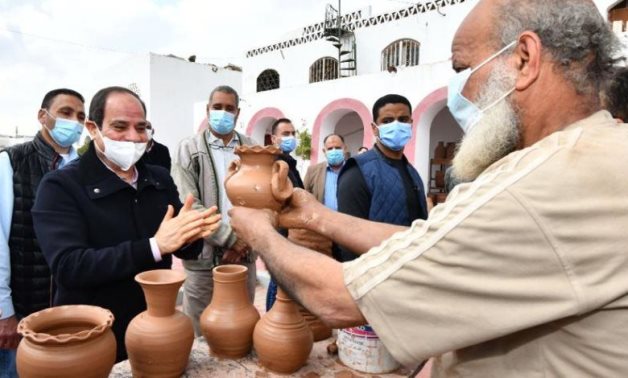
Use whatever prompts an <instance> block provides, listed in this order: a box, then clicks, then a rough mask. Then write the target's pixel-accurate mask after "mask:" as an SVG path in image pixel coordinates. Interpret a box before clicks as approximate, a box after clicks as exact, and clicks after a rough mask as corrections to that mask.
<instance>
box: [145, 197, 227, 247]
mask: <svg viewBox="0 0 628 378" xmlns="http://www.w3.org/2000/svg"><path fill="white" fill-rule="evenodd" d="M193 203H194V197H192V195H190V194H189V195H188V196H187V198H186V199H185V203H184V204H183V208H181V211H179V214H178V215H177V216H176V217H174V208H173V207H172V205H168V210H167V211H166V215H165V216H164V219H163V220H162V221H161V225H159V229H158V230H157V233H156V234H155V240H156V241H157V245H158V247H159V251H160V252H161V254H162V255H165V254H169V253H173V252H175V251H177V250H178V249H179V248H181V247H182V246H183V245H185V244H188V243H191V242H194V241H196V240H198V239H200V238H205V237H207V236H209V235H211V234H212V233H213V232H214V231H216V229H217V228H218V227H219V226H220V215H219V214H216V206H212V207H210V208H209V209H207V210H204V211H197V210H193V209H192V204H193Z"/></svg>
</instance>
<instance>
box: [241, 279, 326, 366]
mask: <svg viewBox="0 0 628 378" xmlns="http://www.w3.org/2000/svg"><path fill="white" fill-rule="evenodd" d="M253 344H254V346H255V351H256V352H257V356H258V358H259V362H260V364H262V365H263V366H265V367H266V368H268V369H269V370H272V371H274V372H277V373H282V374H290V373H294V372H295V371H297V370H298V369H299V368H301V366H303V365H305V363H306V362H307V359H308V357H309V356H310V352H311V351H312V345H313V344H314V340H313V337H312V332H311V331H310V329H309V327H308V326H307V324H306V323H305V320H303V317H302V316H301V314H299V311H298V309H297V306H296V304H295V303H294V302H293V301H292V300H290V298H289V297H288V296H287V295H286V294H285V293H284V291H283V290H282V289H281V288H279V289H278V291H277V301H276V302H275V304H274V305H273V307H272V308H271V309H270V311H269V312H267V313H266V314H264V316H263V317H262V319H261V320H260V321H259V322H258V323H257V325H256V326H255V332H254V333H253Z"/></svg>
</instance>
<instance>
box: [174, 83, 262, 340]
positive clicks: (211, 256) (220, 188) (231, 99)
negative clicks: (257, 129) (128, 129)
mask: <svg viewBox="0 0 628 378" xmlns="http://www.w3.org/2000/svg"><path fill="white" fill-rule="evenodd" d="M239 103H240V97H239V96H238V93H237V92H236V91H235V89H233V88H231V87H229V86H226V85H224V86H219V87H216V88H215V89H214V90H213V91H212V92H211V94H210V95H209V103H208V104H207V120H208V128H207V129H206V130H204V131H203V132H201V133H199V134H198V135H195V136H193V137H189V138H186V139H184V140H182V141H181V143H180V144H179V148H178V150H177V153H176V155H175V156H174V159H173V160H174V162H173V164H172V172H171V173H172V177H173V179H174V181H175V183H176V184H177V187H178V188H179V192H180V193H192V195H193V196H194V208H195V209H201V208H209V207H211V206H214V205H215V206H218V211H219V212H220V213H221V214H222V216H223V218H222V222H221V223H220V228H219V229H218V230H217V231H216V232H215V233H214V234H213V235H211V236H210V237H208V238H206V239H205V241H204V246H203V253H202V254H201V255H200V256H199V258H198V259H197V260H188V261H184V262H183V267H184V268H185V272H186V273H187V276H188V277H187V279H186V281H185V287H184V291H183V312H185V313H186V314H187V315H188V316H189V317H190V318H192V322H193V324H194V332H195V333H196V335H197V336H200V335H201V328H200V324H199V317H200V316H201V313H202V312H203V310H205V307H207V305H209V302H210V301H211V298H212V294H213V288H214V281H213V275H212V269H213V268H214V267H215V266H216V265H219V264H241V265H244V266H246V267H247V268H248V281H247V287H248V291H249V298H250V299H251V302H252V301H253V299H254V297H255V284H256V269H255V254H253V253H251V252H250V251H249V250H248V247H247V246H246V244H244V243H242V242H240V241H239V240H238V238H237V237H236V235H235V233H234V232H233V230H232V229H231V226H230V225H229V217H228V216H227V211H228V210H229V209H230V208H231V202H230V201H229V198H227V195H226V193H225V188H224V185H223V183H224V181H225V177H226V174H227V171H228V170H227V168H228V167H229V164H231V162H232V161H233V160H234V159H237V156H236V155H235V153H234V150H235V148H236V147H237V146H241V145H253V144H256V143H254V142H253V140H252V139H251V138H249V137H247V136H246V135H243V134H240V133H238V132H237V131H236V130H235V125H236V122H237V120H238V115H239V114H240V108H239Z"/></svg>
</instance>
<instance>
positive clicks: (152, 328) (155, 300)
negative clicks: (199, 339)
mask: <svg viewBox="0 0 628 378" xmlns="http://www.w3.org/2000/svg"><path fill="white" fill-rule="evenodd" d="M135 281H137V282H138V283H139V284H140V285H141V286H142V290H144V297H145V298H146V307H147V309H146V311H144V312H142V313H140V314H138V315H137V316H136V317H135V318H133V320H131V323H129V326H128V328H127V330H126V334H125V336H124V341H125V344H126V350H127V353H128V354H129V362H130V363H131V369H132V371H133V376H134V377H180V376H181V374H182V373H183V372H184V371H185V368H186V366H187V365H188V359H189V357H190V351H191V350H192V343H193V342H194V329H193V328H192V321H191V320H190V318H188V317H187V316H186V315H185V314H183V313H182V312H180V311H177V310H176V309H175V306H176V301H177V294H178V292H179V288H180V287H181V284H183V281H185V273H183V272H180V271H176V270H170V269H157V270H149V271H147V272H143V273H140V274H138V275H136V276H135Z"/></svg>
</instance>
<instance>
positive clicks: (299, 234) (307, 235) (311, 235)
mask: <svg viewBox="0 0 628 378" xmlns="http://www.w3.org/2000/svg"><path fill="white" fill-rule="evenodd" d="M288 239H290V240H291V241H292V242H294V243H296V244H299V245H302V246H304V247H307V248H309V249H312V250H314V251H317V252H320V253H322V254H324V255H327V256H329V257H330V258H331V256H332V252H331V248H332V241H331V240H330V239H327V238H325V237H324V236H322V235H320V234H317V233H315V232H313V231H309V230H305V229H300V228H292V229H290V230H288ZM297 306H298V308H299V313H300V314H301V316H303V319H304V320H305V322H306V323H307V325H308V327H310V330H311V331H312V336H314V341H321V340H325V339H328V338H330V337H331V328H329V327H327V326H326V325H325V323H323V322H322V321H321V320H320V319H319V318H318V317H316V316H315V315H314V314H312V313H311V312H309V311H308V310H307V309H306V308H305V307H303V306H301V305H297Z"/></svg>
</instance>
